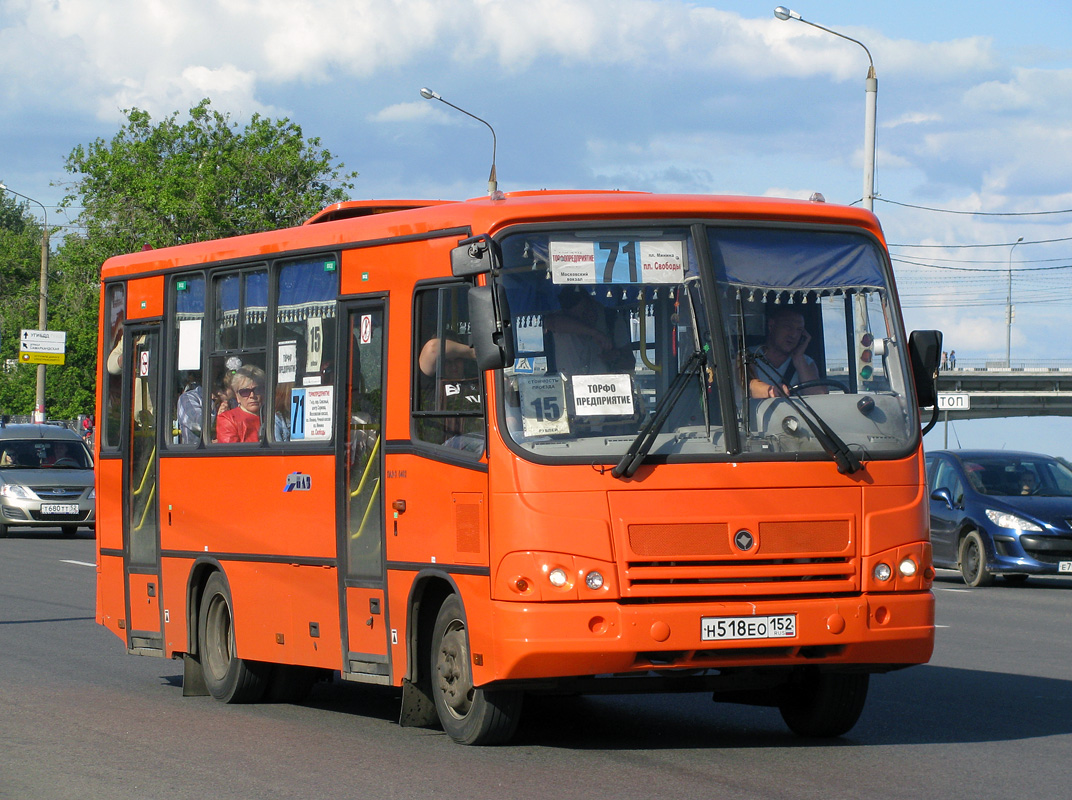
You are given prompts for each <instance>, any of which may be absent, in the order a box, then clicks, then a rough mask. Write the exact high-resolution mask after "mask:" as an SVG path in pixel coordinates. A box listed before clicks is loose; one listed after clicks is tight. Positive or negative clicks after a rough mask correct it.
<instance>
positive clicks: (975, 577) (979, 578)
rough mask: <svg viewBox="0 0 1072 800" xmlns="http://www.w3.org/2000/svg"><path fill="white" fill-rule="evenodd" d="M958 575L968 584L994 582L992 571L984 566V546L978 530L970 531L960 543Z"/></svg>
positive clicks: (976, 584) (989, 583) (978, 584)
mask: <svg viewBox="0 0 1072 800" xmlns="http://www.w3.org/2000/svg"><path fill="white" fill-rule="evenodd" d="M960 575H961V577H962V578H964V582H965V583H966V584H968V586H990V585H991V584H993V583H994V573H993V572H991V571H990V570H989V569H988V568H987V566H986V548H985V547H984V546H983V537H982V536H980V535H979V531H971V532H970V533H969V534H968V535H967V536H965V537H964V539H963V541H961V543H960Z"/></svg>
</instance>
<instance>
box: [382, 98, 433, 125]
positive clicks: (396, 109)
mask: <svg viewBox="0 0 1072 800" xmlns="http://www.w3.org/2000/svg"><path fill="white" fill-rule="evenodd" d="M432 112H433V109H432V107H431V106H430V105H429V104H428V101H427V100H421V101H419V102H416V103H395V104H394V105H392V106H388V107H387V108H383V109H380V110H379V111H377V112H376V113H375V114H370V115H369V117H368V119H369V120H370V121H371V122H412V121H414V120H430V119H432V118H434V117H435V116H436V115H435V114H433V113H432ZM440 116H442V115H440Z"/></svg>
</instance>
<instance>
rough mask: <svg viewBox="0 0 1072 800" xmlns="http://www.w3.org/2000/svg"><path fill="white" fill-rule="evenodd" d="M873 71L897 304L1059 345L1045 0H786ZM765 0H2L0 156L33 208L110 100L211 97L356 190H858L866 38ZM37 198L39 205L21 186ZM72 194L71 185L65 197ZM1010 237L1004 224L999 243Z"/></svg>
mask: <svg viewBox="0 0 1072 800" xmlns="http://www.w3.org/2000/svg"><path fill="white" fill-rule="evenodd" d="M790 7H791V8H793V10H794V11H796V12H798V13H799V14H800V15H801V16H802V17H803V19H804V20H808V21H810V22H814V23H816V24H818V25H822V26H824V27H826V28H831V29H833V30H836V31H838V32H839V33H841V34H844V35H845V36H849V37H851V38H853V39H856V40H858V41H859V42H861V43H863V45H865V46H866V48H867V50H868V51H870V54H871V56H872V58H873V59H874V64H875V70H876V74H877V76H878V85H879V91H878V125H877V137H876V139H877V154H876V173H875V191H876V194H877V195H878V197H877V199H876V201H875V213H876V214H877V215H878V217H879V220H880V221H881V223H882V226H883V229H884V231H885V234H886V238H887V240H888V242H889V243H890V245H891V246H890V250H891V253H892V256H893V259H894V262H893V263H894V270H895V274H896V277H897V281H898V286H899V289H900V293H901V298H902V302H903V304H904V313H905V320H906V324H907V326H908V327H909V329H918V328H938V329H941V330H942V331H943V332H944V335H945V342H946V347H947V349H948V348H952V349H955V350H956V354H957V362H958V364H959V365H961V366H968V365H972V364H978V365H980V366H982V365H984V364H985V363H986V362H988V361H1003V360H1004V358H1005V346H1006V332H1007V327H1006V322H1005V319H1006V317H1005V306H1006V301H1007V298H1008V293H1009V291H1010V289H1009V280H1010V278H1009V276H1010V272H1011V276H1012V277H1011V293H1012V298H1013V304H1014V306H1015V315H1014V322H1013V325H1012V329H1011V345H1010V349H1011V357H1012V361H1013V362H1014V363H1023V364H1025V365H1028V366H1030V365H1038V366H1041V365H1048V364H1049V363H1051V362H1052V363H1053V364H1055V365H1056V363H1058V362H1063V363H1067V364H1069V365H1070V366H1072V354H1070V353H1068V352H1066V351H1065V349H1064V348H1063V347H1062V348H1058V347H1055V346H1054V343H1055V342H1056V343H1062V342H1067V341H1068V339H1069V336H1068V334H1067V333H1066V330H1067V327H1068V325H1067V323H1066V320H1068V319H1069V317H1070V311H1072V16H1070V15H1069V14H1068V13H1067V4H1066V3H1058V2H1056V1H1053V2H1044V1H1042V0H1020V2H1017V3H1016V4H1012V3H980V2H977V1H976V2H962V0H942V2H935V0H928V2H920V1H918V0H897V2H892V1H890V0H872V2H869V3H860V2H849V0H807V2H805V3H804V4H802V5H791V6H790ZM773 9H774V3H767V2H762V3H761V2H751V1H745V0H740V1H738V2H717V1H715V0H707V1H704V0H696V1H694V2H684V1H683V0H660V1H659V2H653V1H652V0H316V2H312V1H311V0H167V2H162V0H108V2H106V3H102V2H100V0H0V92H2V96H0V100H2V105H0V120H2V122H0V181H3V182H4V183H6V184H7V185H8V186H9V187H10V188H11V189H13V190H15V191H17V192H21V193H22V194H24V195H28V196H30V197H33V198H34V199H35V200H37V201H38V202H40V203H41V204H43V205H44V206H45V207H46V208H47V209H48V214H49V222H50V224H56V225H69V224H70V222H71V220H70V219H69V218H68V217H67V216H66V215H65V214H64V213H63V212H62V211H61V210H60V209H58V208H57V205H58V204H59V202H60V200H61V199H62V198H63V197H64V195H65V194H66V193H67V188H66V187H67V186H69V185H70V183H71V181H72V179H73V178H74V177H75V176H72V175H71V174H69V173H67V172H66V171H65V169H64V163H65V161H66V158H67V156H68V154H69V153H70V152H71V151H72V149H73V148H74V147H76V146H77V145H79V144H88V143H89V142H92V141H93V140H95V139H97V138H103V139H105V140H108V139H110V138H111V137H112V136H113V135H114V134H115V133H116V132H117V131H118V129H119V127H120V126H121V124H122V122H123V119H124V116H123V110H124V109H129V108H140V109H143V110H145V111H148V112H149V113H150V114H151V115H152V116H153V118H154V119H156V120H159V119H161V118H162V117H164V116H166V115H168V114H171V113H173V112H175V111H179V112H185V111H186V110H188V109H189V108H190V107H191V106H193V105H194V104H196V103H197V102H198V101H199V100H200V99H201V98H204V97H208V98H210V99H211V100H212V104H213V106H214V107H215V108H217V109H218V110H221V111H225V112H228V113H230V114H231V115H232V116H233V118H234V119H235V120H236V121H239V122H241V121H244V120H248V118H249V116H250V115H251V114H253V113H259V114H262V115H268V116H271V117H286V118H289V119H291V120H292V121H294V122H296V123H298V124H299V125H300V126H301V127H302V129H303V131H304V133H305V135H306V136H307V137H314V136H315V137H318V138H319V139H320V142H321V145H322V146H323V147H326V148H327V149H328V150H330V151H331V152H332V153H333V154H335V156H336V157H337V158H338V159H339V160H341V161H342V162H344V163H345V165H346V167H347V169H349V170H356V171H357V172H358V173H359V177H358V178H357V179H356V180H355V181H354V184H355V185H354V188H353V190H351V192H350V194H351V197H352V198H354V199H366V198H429V199H440V198H444V199H464V198H468V197H475V196H479V195H481V194H484V193H485V192H486V187H487V177H488V172H489V168H490V165H491V154H492V141H491V133H490V131H489V130H488V129H487V128H486V127H484V126H483V125H481V124H480V123H479V122H476V121H474V120H472V119H471V118H469V117H467V116H465V115H463V114H459V113H458V112H457V111H454V110H453V109H451V108H449V107H447V106H445V105H443V104H442V103H439V102H437V101H434V100H432V101H428V100H424V99H422V98H421V96H420V94H419V90H420V88H421V87H422V86H427V87H429V88H431V89H433V90H435V91H436V92H438V93H439V94H440V95H441V96H442V97H443V98H444V99H445V100H448V101H450V102H451V103H453V104H455V105H457V106H460V107H462V108H464V109H465V110H466V111H469V112H471V113H472V114H475V115H477V116H479V117H481V118H483V119H485V120H487V121H488V122H489V123H490V124H491V126H492V127H493V128H494V130H495V133H496V142H497V146H496V156H497V158H496V161H497V166H496V169H497V174H498V179H499V188H500V189H502V190H503V191H513V190H525V189H543V188H552V189H583V188H590V189H630V190H644V191H653V192H671V193H679V192H684V193H709V194H739V195H764V196H775V197H793V198H807V197H809V196H810V195H811V194H812V192H821V193H822V194H823V195H824V197H825V198H826V200H827V201H828V202H832V203H857V204H858V203H859V202H860V200H861V198H862V195H863V164H864V154H863V149H864V81H865V78H866V74H867V67H868V61H867V53H865V50H864V48H863V47H861V46H859V45H857V44H854V43H853V42H850V41H845V40H844V39H841V38H838V37H836V36H833V35H831V34H830V33H827V32H824V31H822V30H818V29H816V28H814V27H812V26H810V25H807V24H804V23H802V22H800V21H796V20H789V21H781V20H778V19H776V18H775V16H774V14H773ZM31 209H32V210H34V211H36V210H39V209H38V206H37V205H36V204H33V205H31ZM69 213H71V214H72V215H73V213H74V212H69ZM1020 237H1023V241H1022V242H1020V243H1019V244H1016V246H1015V247H1014V246H1013V245H1014V243H1016V242H1017V240H1018V239H1019V238H1020ZM947 437H948V440H949V444H950V446H954V447H955V446H958V444H959V445H961V446H964V447H1008V448H1012V447H1017V448H1021V449H1029V450H1039V451H1042V452H1050V453H1053V454H1055V455H1063V456H1066V457H1072V419H1068V418H1025V419H1009V420H978V421H960V422H955V423H952V424H951V425H950V426H949V429H948V431H946V430H945V429H944V426H942V425H941V424H940V425H939V426H938V428H936V429H935V431H933V432H932V433H930V434H928V436H927V440H926V443H927V446H928V447H940V446H942V445H943V444H944V442H945V439H946V438H947Z"/></svg>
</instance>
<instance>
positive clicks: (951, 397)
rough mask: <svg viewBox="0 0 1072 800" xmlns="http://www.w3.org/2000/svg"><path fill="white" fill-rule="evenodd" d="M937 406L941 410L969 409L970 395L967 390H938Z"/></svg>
mask: <svg viewBox="0 0 1072 800" xmlns="http://www.w3.org/2000/svg"><path fill="white" fill-rule="evenodd" d="M938 408H939V409H940V410H941V411H970V410H971V395H970V394H968V393H967V392H938Z"/></svg>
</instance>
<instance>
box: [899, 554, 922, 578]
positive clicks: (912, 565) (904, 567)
mask: <svg viewBox="0 0 1072 800" xmlns="http://www.w3.org/2000/svg"><path fill="white" fill-rule="evenodd" d="M897 569H898V570H900V572H901V574H902V575H903V576H904V577H906V578H913V577H915V575H916V572H917V571H918V570H919V567H917V566H916V562H915V561H913V560H912V559H911V558H906V559H904V560H903V561H902V562H901V563H900V564H898V565H897Z"/></svg>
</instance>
